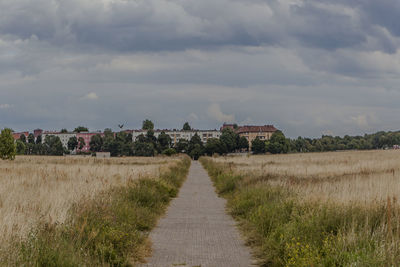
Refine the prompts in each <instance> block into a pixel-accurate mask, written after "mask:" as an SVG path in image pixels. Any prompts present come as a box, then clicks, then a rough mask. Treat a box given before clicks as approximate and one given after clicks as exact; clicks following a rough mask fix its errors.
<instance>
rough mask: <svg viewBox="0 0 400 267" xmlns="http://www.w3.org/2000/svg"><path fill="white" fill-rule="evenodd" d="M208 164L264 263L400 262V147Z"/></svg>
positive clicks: (232, 159) (235, 158)
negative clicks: (396, 148)
mask: <svg viewBox="0 0 400 267" xmlns="http://www.w3.org/2000/svg"><path fill="white" fill-rule="evenodd" d="M201 161H202V163H203V165H204V166H205V167H206V168H207V170H208V172H209V174H210V176H211V177H212V179H213V180H214V184H215V186H216V188H217V191H218V192H219V193H220V194H221V195H222V196H224V197H226V198H227V200H228V208H229V211H230V213H231V214H232V216H234V217H235V218H236V219H237V220H238V221H239V222H240V225H241V228H242V230H243V232H244V233H245V235H246V236H247V238H248V240H249V244H250V245H251V246H253V247H254V249H255V254H256V255H257V256H258V258H259V260H260V265H261V266H296V267H297V266H398V263H399V262H400V205H399V201H398V198H399V196H400V151H398V150H375V151H344V152H327V153H304V154H288V155H260V156H228V157H214V158H208V157H206V158H202V159H201Z"/></svg>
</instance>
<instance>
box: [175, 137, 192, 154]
mask: <svg viewBox="0 0 400 267" xmlns="http://www.w3.org/2000/svg"><path fill="white" fill-rule="evenodd" d="M188 147H189V142H188V141H187V140H186V139H179V140H178V142H177V143H176V144H175V150H176V152H178V153H184V152H186V151H187V150H188Z"/></svg>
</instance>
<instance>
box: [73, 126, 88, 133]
mask: <svg viewBox="0 0 400 267" xmlns="http://www.w3.org/2000/svg"><path fill="white" fill-rule="evenodd" d="M80 132H89V129H88V128H86V127H84V126H78V127H76V128H75V130H74V133H80Z"/></svg>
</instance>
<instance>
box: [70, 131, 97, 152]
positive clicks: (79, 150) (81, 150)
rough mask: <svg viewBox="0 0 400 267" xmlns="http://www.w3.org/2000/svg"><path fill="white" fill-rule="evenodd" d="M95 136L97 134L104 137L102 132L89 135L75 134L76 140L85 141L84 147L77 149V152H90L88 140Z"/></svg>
mask: <svg viewBox="0 0 400 267" xmlns="http://www.w3.org/2000/svg"><path fill="white" fill-rule="evenodd" d="M96 134H99V135H100V136H101V137H104V133H102V132H94V133H89V132H81V133H76V138H78V140H79V138H81V137H82V138H83V140H84V141H85V145H84V146H83V148H82V149H78V152H89V151H90V140H91V139H92V137H93V136H94V135H96Z"/></svg>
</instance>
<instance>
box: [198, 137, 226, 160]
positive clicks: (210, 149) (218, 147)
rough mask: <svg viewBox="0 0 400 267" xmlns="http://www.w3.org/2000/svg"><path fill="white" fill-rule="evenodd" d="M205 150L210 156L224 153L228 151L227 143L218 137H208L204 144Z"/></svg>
mask: <svg viewBox="0 0 400 267" xmlns="http://www.w3.org/2000/svg"><path fill="white" fill-rule="evenodd" d="M204 150H205V153H206V154H207V155H208V156H212V155H213V154H215V153H217V154H220V155H223V154H226V152H227V149H226V146H225V144H224V143H222V142H221V140H219V139H218V138H210V139H208V140H207V143H206V145H205V146H204Z"/></svg>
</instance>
